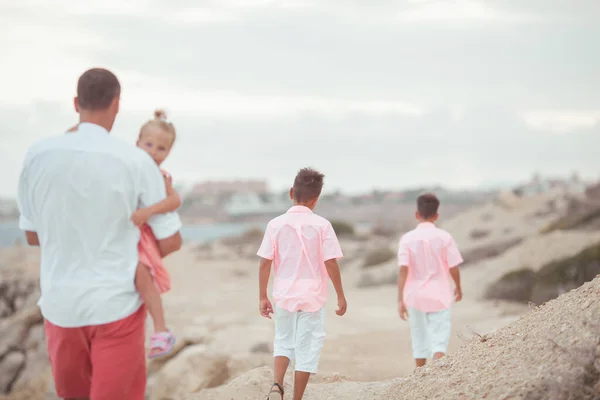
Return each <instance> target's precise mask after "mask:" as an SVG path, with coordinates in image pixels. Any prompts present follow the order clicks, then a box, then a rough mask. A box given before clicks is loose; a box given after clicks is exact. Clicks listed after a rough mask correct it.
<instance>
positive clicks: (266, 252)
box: [256, 223, 275, 260]
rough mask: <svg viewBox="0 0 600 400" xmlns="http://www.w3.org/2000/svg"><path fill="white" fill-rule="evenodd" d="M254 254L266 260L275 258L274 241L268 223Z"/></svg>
mask: <svg viewBox="0 0 600 400" xmlns="http://www.w3.org/2000/svg"><path fill="white" fill-rule="evenodd" d="M256 255H257V256H259V257H262V258H264V259H266V260H273V258H275V242H274V241H273V236H272V233H271V224H270V223H269V224H268V225H267V229H265V235H264V236H263V240H262V243H261V244H260V247H259V249H258V252H257V253H256Z"/></svg>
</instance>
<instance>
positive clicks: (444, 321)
mask: <svg viewBox="0 0 600 400" xmlns="http://www.w3.org/2000/svg"><path fill="white" fill-rule="evenodd" d="M428 318H429V328H430V331H429V332H430V337H431V350H432V351H433V359H434V360H439V359H440V358H442V357H443V356H444V355H446V353H447V352H448V342H449V341H450V333H451V326H452V325H451V313H450V309H447V310H442V311H438V312H435V313H429V315H428Z"/></svg>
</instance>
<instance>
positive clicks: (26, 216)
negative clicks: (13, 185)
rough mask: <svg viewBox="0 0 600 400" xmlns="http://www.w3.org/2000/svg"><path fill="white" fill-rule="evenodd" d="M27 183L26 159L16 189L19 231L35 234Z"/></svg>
mask: <svg viewBox="0 0 600 400" xmlns="http://www.w3.org/2000/svg"><path fill="white" fill-rule="evenodd" d="M30 193H31V191H30V190H29V183H28V180H27V157H26V161H25V163H24V164H23V168H22V169H21V174H20V176H19V184H18V187H17V207H18V209H19V214H20V215H19V229H21V230H24V231H30V232H36V227H35V224H34V222H33V214H32V211H33V210H32V209H31V199H30Z"/></svg>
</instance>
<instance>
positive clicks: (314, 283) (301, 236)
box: [257, 206, 343, 312]
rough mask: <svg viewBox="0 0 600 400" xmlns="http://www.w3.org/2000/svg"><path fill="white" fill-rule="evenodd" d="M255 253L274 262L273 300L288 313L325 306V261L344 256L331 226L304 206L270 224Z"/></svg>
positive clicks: (326, 281)
mask: <svg viewBox="0 0 600 400" xmlns="http://www.w3.org/2000/svg"><path fill="white" fill-rule="evenodd" d="M257 254H258V256H259V257H262V258H265V259H267V260H273V270H274V277H273V300H274V301H275V305H276V306H277V307H279V308H282V309H284V310H287V311H290V312H296V311H300V310H302V311H306V312H315V311H319V310H320V309H321V308H323V306H325V303H326V302H327V289H328V283H329V274H328V273H327V269H326V268H325V261H329V260H332V259H340V258H342V257H343V255H342V249H341V248H340V244H339V242H338V239H337V237H336V235H335V232H334V230H333V227H332V226H331V223H330V222H329V221H327V220H326V219H325V218H323V217H320V216H318V215H316V214H314V213H313V212H312V211H311V210H310V209H309V208H308V207H304V206H294V207H292V208H290V209H289V210H288V212H287V213H285V214H283V215H281V216H279V217H277V218H275V219H273V220H271V222H269V224H268V225H267V229H266V231H265V236H264V238H263V241H262V243H261V245H260V249H259V250H258V253H257Z"/></svg>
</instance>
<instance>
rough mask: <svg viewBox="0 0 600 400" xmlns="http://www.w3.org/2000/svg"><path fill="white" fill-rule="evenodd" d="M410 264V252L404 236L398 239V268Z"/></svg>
mask: <svg viewBox="0 0 600 400" xmlns="http://www.w3.org/2000/svg"><path fill="white" fill-rule="evenodd" d="M409 263H410V252H409V250H408V240H406V235H404V236H402V237H401V238H400V243H399V244H398V266H399V267H403V266H407V267H408V265H409Z"/></svg>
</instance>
